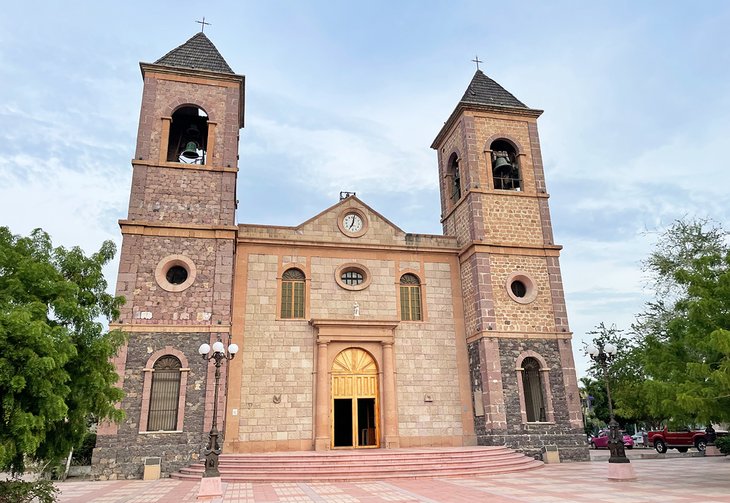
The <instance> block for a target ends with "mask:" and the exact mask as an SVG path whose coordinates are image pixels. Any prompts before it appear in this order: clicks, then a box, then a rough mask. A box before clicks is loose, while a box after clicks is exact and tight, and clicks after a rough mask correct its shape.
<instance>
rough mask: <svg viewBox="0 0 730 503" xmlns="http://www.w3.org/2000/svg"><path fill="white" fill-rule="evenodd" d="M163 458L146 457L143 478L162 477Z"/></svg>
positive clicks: (153, 478) (155, 478) (154, 478)
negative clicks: (161, 465)
mask: <svg viewBox="0 0 730 503" xmlns="http://www.w3.org/2000/svg"><path fill="white" fill-rule="evenodd" d="M160 461H161V458H144V476H143V477H142V479H143V480H157V479H159V478H160Z"/></svg>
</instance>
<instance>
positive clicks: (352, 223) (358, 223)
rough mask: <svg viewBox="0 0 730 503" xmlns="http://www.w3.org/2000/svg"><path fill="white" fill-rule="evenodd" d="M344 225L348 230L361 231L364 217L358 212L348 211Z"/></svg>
mask: <svg viewBox="0 0 730 503" xmlns="http://www.w3.org/2000/svg"><path fill="white" fill-rule="evenodd" d="M342 227H344V229H345V231H347V232H360V231H361V230H362V218H361V217H360V215H358V214H357V213H348V214H347V215H345V218H343V219H342Z"/></svg>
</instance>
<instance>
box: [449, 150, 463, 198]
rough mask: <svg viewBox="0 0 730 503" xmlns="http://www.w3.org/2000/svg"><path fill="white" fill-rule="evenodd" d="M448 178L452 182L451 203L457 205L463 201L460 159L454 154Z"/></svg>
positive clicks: (450, 162)
mask: <svg viewBox="0 0 730 503" xmlns="http://www.w3.org/2000/svg"><path fill="white" fill-rule="evenodd" d="M447 176H448V177H449V178H450V182H451V194H450V197H451V202H452V203H455V202H457V201H458V200H459V199H461V172H460V171H459V157H458V156H457V155H456V154H455V153H454V154H451V157H450V158H449V167H448V170H447Z"/></svg>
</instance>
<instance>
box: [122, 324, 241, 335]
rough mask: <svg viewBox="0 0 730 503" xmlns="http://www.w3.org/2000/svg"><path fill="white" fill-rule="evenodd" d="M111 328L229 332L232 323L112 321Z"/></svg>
mask: <svg viewBox="0 0 730 503" xmlns="http://www.w3.org/2000/svg"><path fill="white" fill-rule="evenodd" d="M109 329H110V330H121V331H122V332H135V333H139V332H150V333H153V332H158V333H162V332H164V333H171V332H173V333H177V332H180V333H193V332H194V333H228V332H230V331H231V326H230V325H172V324H163V323H159V324H157V323H110V324H109Z"/></svg>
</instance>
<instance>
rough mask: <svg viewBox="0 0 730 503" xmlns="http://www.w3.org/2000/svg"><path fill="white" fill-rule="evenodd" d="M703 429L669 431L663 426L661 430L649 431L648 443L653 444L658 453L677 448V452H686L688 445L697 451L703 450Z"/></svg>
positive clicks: (704, 445)
mask: <svg viewBox="0 0 730 503" xmlns="http://www.w3.org/2000/svg"><path fill="white" fill-rule="evenodd" d="M705 437H706V434H705V430H691V429H689V428H684V429H682V430H677V431H670V430H668V429H667V427H666V426H665V427H664V429H663V430H657V431H650V432H649V445H653V446H654V448H655V449H656V451H657V452H658V453H660V454H661V453H665V452H667V449H677V450H678V451H679V452H687V450H688V449H689V448H690V447H696V448H697V450H698V451H704V450H705V447H706V446H707V439H706V438H705Z"/></svg>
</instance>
